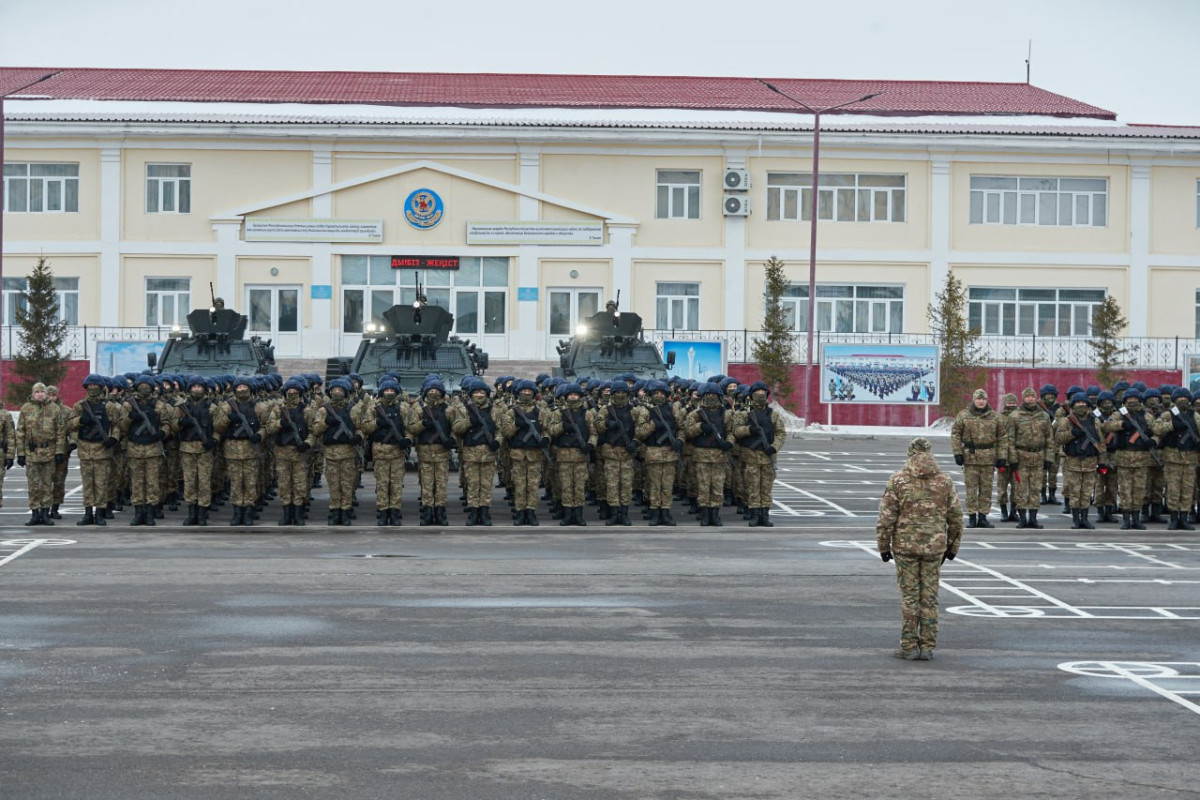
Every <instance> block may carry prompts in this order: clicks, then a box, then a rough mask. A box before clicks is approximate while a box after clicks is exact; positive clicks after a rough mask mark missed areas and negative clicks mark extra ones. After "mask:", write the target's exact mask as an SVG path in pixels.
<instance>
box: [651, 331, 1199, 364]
mask: <svg viewBox="0 0 1200 800" xmlns="http://www.w3.org/2000/svg"><path fill="white" fill-rule="evenodd" d="M644 334H645V337H646V339H648V340H649V341H652V342H654V343H655V344H657V345H660V346H661V344H662V342H664V341H709V342H711V341H720V342H724V343H725V357H726V360H727V361H728V362H729V363H734V364H736V363H744V362H749V361H753V360H754V358H753V352H754V344H755V342H757V341H758V340H759V339H760V338H761V337H762V336H763V332H762V331H751V330H740V331H738V330H726V331H719V330H703V331H685V330H665V329H650V330H646V331H645V332H644ZM807 338H808V337H807V336H806V335H805V334H803V333H797V334H795V336H794V337H793V339H792V343H793V347H792V360H793V361H794V362H795V363H797V364H803V363H806V362H807V355H808V354H807V349H808V342H807ZM1091 341H1092V340H1091V339H1087V338H1071V337H1054V336H981V337H980V338H979V339H978V348H979V353H980V357H981V359H982V361H983V363H984V364H985V365H986V366H989V367H1031V368H1047V367H1071V368H1084V369H1086V368H1091V367H1094V366H1095V365H1096V355H1095V352H1094V350H1093V348H1092V346H1091ZM825 344H922V345H931V344H937V341H936V340H935V339H934V337H933V336H932V335H931V334H928V333H821V332H817V333H815V334H814V336H813V349H814V350H815V353H814V359H813V360H814V361H816V360H818V359H819V357H820V354H821V346H822V345H825ZM1119 346H1120V347H1123V348H1126V349H1127V350H1128V351H1129V357H1128V359H1126V361H1125V363H1124V364H1123V365H1122V366H1129V367H1139V368H1142V369H1170V370H1177V369H1183V368H1184V367H1185V366H1186V364H1187V358H1188V356H1189V355H1193V354H1195V355H1200V339H1185V338H1181V337H1178V336H1176V337H1173V338H1172V337H1149V336H1146V337H1125V338H1123V339H1121V340H1119Z"/></svg>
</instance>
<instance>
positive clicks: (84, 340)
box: [83, 325, 88, 360]
mask: <svg viewBox="0 0 1200 800" xmlns="http://www.w3.org/2000/svg"><path fill="white" fill-rule="evenodd" d="M87 357H88V351H87V325H84V326H83V358H84V360H87Z"/></svg>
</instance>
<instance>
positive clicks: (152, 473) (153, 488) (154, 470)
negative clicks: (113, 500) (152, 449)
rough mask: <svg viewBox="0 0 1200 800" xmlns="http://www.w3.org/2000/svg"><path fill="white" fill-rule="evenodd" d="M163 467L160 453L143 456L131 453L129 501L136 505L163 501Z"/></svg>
mask: <svg viewBox="0 0 1200 800" xmlns="http://www.w3.org/2000/svg"><path fill="white" fill-rule="evenodd" d="M132 446H133V445H131V447H132ZM138 446H139V447H140V446H141V445H138ZM162 469H163V458H162V456H161V455H160V454H158V453H154V454H153V455H150V456H141V455H134V454H133V453H130V455H129V501H130V502H131V503H133V504H134V505H135V506H154V505H158V504H159V503H161V502H162Z"/></svg>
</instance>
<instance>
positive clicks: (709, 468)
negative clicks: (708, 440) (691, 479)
mask: <svg viewBox="0 0 1200 800" xmlns="http://www.w3.org/2000/svg"><path fill="white" fill-rule="evenodd" d="M725 461H726V459H725V458H724V453H722V452H721V451H720V450H718V449H715V448H708V447H697V448H696V452H695V456H694V457H693V460H692V466H693V467H694V472H695V473H696V503H697V504H698V505H699V506H700V507H701V508H720V507H721V504H722V503H724V502H725Z"/></svg>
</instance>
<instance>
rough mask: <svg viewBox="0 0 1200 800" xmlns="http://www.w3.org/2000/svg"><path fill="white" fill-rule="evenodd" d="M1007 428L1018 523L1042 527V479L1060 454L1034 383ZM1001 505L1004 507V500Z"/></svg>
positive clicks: (1052, 467)
mask: <svg viewBox="0 0 1200 800" xmlns="http://www.w3.org/2000/svg"><path fill="white" fill-rule="evenodd" d="M1008 431H1009V434H1010V435H1011V437H1012V440H1011V441H1012V451H1011V452H1010V453H1009V456H1008V468H1007V470H1005V471H1006V472H1008V473H1009V474H1011V475H1013V476H1014V478H1015V480H1016V484H1015V491H1014V493H1013V505H1015V506H1016V508H1017V517H1018V518H1019V519H1020V522H1018V523H1017V527H1018V528H1033V529H1035V530H1041V529H1042V528H1044V527H1045V526H1044V525H1042V523H1040V522H1038V518H1037V515H1038V506H1039V505H1041V494H1042V480H1043V479H1044V477H1045V476H1046V475H1047V474H1049V473H1050V471H1051V470H1052V469H1054V462H1055V461H1056V460H1057V458H1058V456H1057V455H1056V453H1057V448H1055V446H1054V430H1053V428H1052V427H1051V424H1050V420H1048V419H1047V418H1046V412H1044V411H1043V410H1042V409H1041V407H1039V406H1038V396H1037V392H1036V391H1034V389H1033V387H1032V386H1031V387H1029V388H1028V389H1026V390H1025V391H1023V392H1021V407H1020V408H1018V409H1017V410H1016V411H1014V412H1013V413H1012V415H1010V416H1009V417H1008ZM1089 501H1090V495H1089ZM1000 508H1001V509H1003V508H1004V506H1003V504H1002V505H1001V506H1000Z"/></svg>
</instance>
